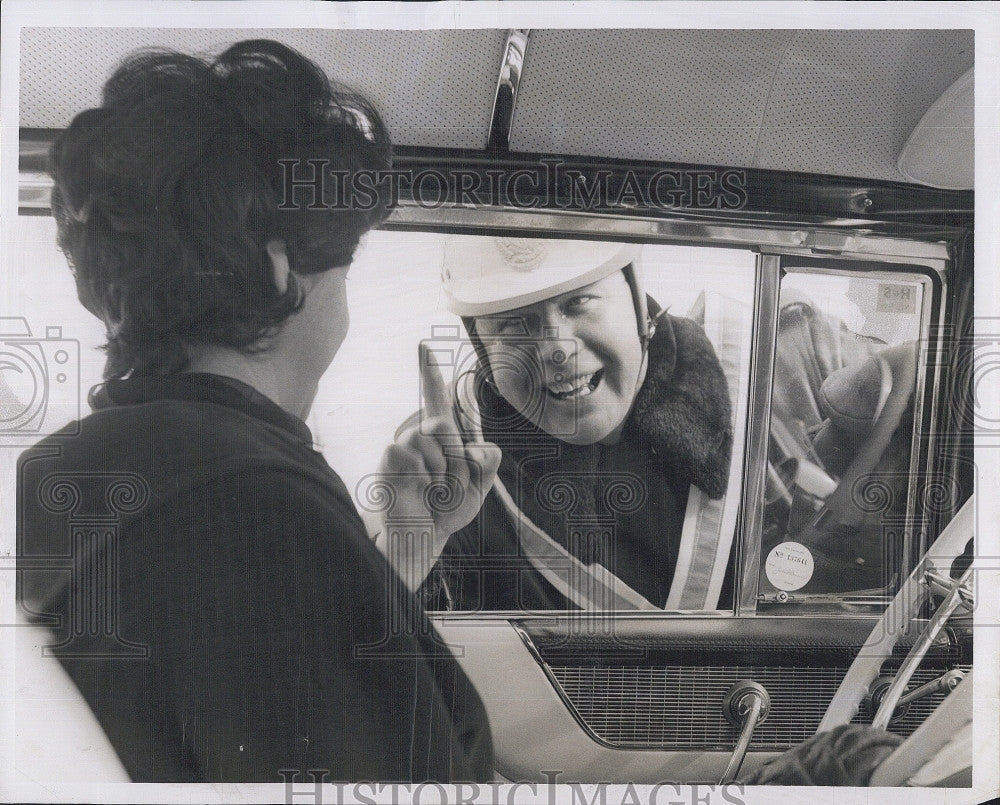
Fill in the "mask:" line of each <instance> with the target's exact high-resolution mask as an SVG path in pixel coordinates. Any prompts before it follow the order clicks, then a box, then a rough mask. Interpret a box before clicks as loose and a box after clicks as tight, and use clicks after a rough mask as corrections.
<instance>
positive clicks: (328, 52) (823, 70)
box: [20, 28, 974, 181]
mask: <svg viewBox="0 0 1000 805" xmlns="http://www.w3.org/2000/svg"><path fill="white" fill-rule="evenodd" d="M507 35H508V32H507V30H500V29H478V30H469V29H466V30H425V31H412V30H411V31H393V30H323V29H302V28H298V29H220V28H216V29H196V28H174V29H148V28H146V29H143V28H24V29H22V32H21V61H20V88H21V92H20V127H21V128H22V129H23V128H41V129H53V128H63V127H65V126H66V125H68V123H69V121H70V120H71V119H72V117H73V116H74V115H75V114H76V113H77V112H79V111H81V110H82V109H85V108H88V107H91V106H95V105H97V104H98V103H99V101H100V88H101V86H102V84H103V83H104V81H105V80H106V78H107V77H108V76H109V75H110V73H111V71H112V70H113V69H114V66H115V65H116V64H117V63H118V61H119V60H120V59H121V58H122V57H124V56H125V55H127V54H129V53H131V52H133V51H134V50H136V49H138V48H142V47H149V46H161V47H167V48H172V49H176V50H180V51H183V52H189V53H200V54H203V55H211V54H214V53H217V52H219V51H220V50H221V49H222V48H224V47H225V46H226V45H228V44H231V43H233V42H235V41H238V40H240V39H247V38H256V37H261V38H273V39H277V40H279V41H282V42H284V43H286V44H288V45H289V46H291V47H293V48H296V49H298V50H300V51H301V52H302V53H304V54H305V55H306V56H308V57H310V58H312V59H314V60H315V61H317V62H318V63H319V64H320V66H321V67H323V68H324V69H325V70H326V71H327V73H328V74H329V75H330V76H331V77H332V78H334V79H335V80H336V81H338V82H340V83H344V84H347V85H349V86H352V87H354V88H356V89H358V90H359V91H361V92H362V93H363V94H365V95H367V96H368V97H370V98H371V99H372V100H373V101H374V102H375V103H376V105H377V106H378V107H379V109H380V110H381V111H382V112H383V114H384V116H385V118H386V122H387V124H388V126H389V129H390V133H391V136H392V138H393V141H394V142H395V143H397V144H398V145H403V146H425V147H436V148H441V147H444V148H460V149H471V150H482V149H483V148H484V146H485V143H486V141H487V140H488V138H489V135H490V125H491V117H492V112H493V107H494V99H495V97H496V91H497V75H498V70H499V67H500V64H501V62H502V60H503V56H504V49H505V45H506V41H507ZM973 57H974V32H973V31H971V30H661V29H655V30H635V29H614V30H608V29H601V30H575V29H569V30H555V29H536V30H533V31H531V32H530V38H529V40H528V46H527V52H526V53H525V55H524V64H523V72H522V75H521V83H520V87H519V91H518V94H517V97H516V107H515V111H514V115H513V119H512V124H511V128H510V140H509V144H510V149H511V151H514V152H523V153H544V154H569V155H580V156H589V157H599V158H622V159H636V160H654V161H657V162H673V163H687V164H702V165H725V166H732V167H745V168H762V169H771V170H782V171H800V172H807V173H816V174H826V175H836V176H848V177H858V178H869V179H875V180H888V181H907V179H906V177H905V176H904V175H903V174H902V173H901V172H900V171H899V168H898V167H897V160H898V158H899V154H900V150H901V149H902V147H903V145H904V143H905V142H906V140H907V138H908V137H909V135H910V133H911V132H912V131H913V129H914V127H915V126H916V124H917V123H918V122H919V121H920V119H921V117H922V116H923V115H924V113H925V112H926V111H927V109H928V108H929V107H930V106H931V105H932V104H933V103H934V101H935V100H936V99H937V98H938V97H939V96H940V95H941V93H942V92H944V90H946V89H947V88H948V87H949V86H951V85H952V84H953V83H954V82H955V81H956V80H957V79H958V78H960V77H961V76H962V75H963V74H964V73H965V72H967V71H968V70H969V69H970V68H971V67H972V65H973Z"/></svg>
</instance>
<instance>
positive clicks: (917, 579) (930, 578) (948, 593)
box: [817, 496, 975, 763]
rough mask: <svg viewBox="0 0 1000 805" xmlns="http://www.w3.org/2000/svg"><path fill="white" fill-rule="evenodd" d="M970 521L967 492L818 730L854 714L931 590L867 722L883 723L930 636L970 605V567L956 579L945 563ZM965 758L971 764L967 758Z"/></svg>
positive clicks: (961, 546)
mask: <svg viewBox="0 0 1000 805" xmlns="http://www.w3.org/2000/svg"><path fill="white" fill-rule="evenodd" d="M974 525H975V496H973V497H971V498H970V499H969V500H968V501H967V502H966V503H965V505H963V506H962V508H961V509H960V510H959V512H958V514H956V515H955V517H954V518H952V520H951V522H950V523H948V525H947V526H946V527H945V529H944V530H943V531H942V532H941V535H940V536H939V537H938V538H937V539H936V540H935V541H934V543H933V545H931V547H930V548H929V549H928V551H927V553H926V554H925V555H924V557H923V559H922V560H921V561H920V563H919V564H918V565H917V567H916V568H915V569H914V571H913V573H911V574H910V576H909V578H907V580H906V581H905V582H904V583H903V586H902V588H901V589H900V591H899V592H898V593H897V594H896V597H895V598H894V599H893V601H892V603H891V604H890V605H889V606H888V607H887V608H886V610H885V612H884V613H883V614H882V617H881V618H879V620H878V623H876V624H875V628H874V629H872V632H871V634H870V635H869V636H868V639H867V640H866V641H865V644H864V646H863V647H862V648H861V650H860V651H859V652H858V656H857V657H856V658H855V659H854V662H853V663H852V664H851V667H850V668H849V669H848V671H847V674H846V675H845V676H844V679H843V681H842V682H841V683H840V687H839V688H838V689H837V692H836V694H834V697H833V699H832V700H831V701H830V705H829V707H828V708H827V710H826V714H825V715H824V716H823V720H822V721H821V722H820V725H819V728H818V729H817V733H820V732H826V731H828V730H831V729H833V728H834V727H837V726H840V725H841V724H847V723H849V722H850V721H851V719H852V718H854V716H855V714H856V713H857V712H858V708H859V706H860V704H861V701H862V699H863V698H864V696H865V695H866V694H867V692H868V690H869V686H870V685H871V683H872V682H873V681H874V680H875V678H876V677H877V676H878V673H879V671H880V669H881V667H882V663H883V662H884V661H885V660H887V659H888V658H889V657H890V655H891V654H892V650H893V647H894V646H895V644H896V642H897V640H898V638H899V635H900V634H901V633H902V632H904V631H909V629H910V627H911V624H912V623H913V621H914V620H915V619H916V617H917V615H918V614H919V612H920V609H921V607H922V605H923V604H924V602H925V601H927V600H928V599H929V597H930V596H931V594H932V593H935V592H936V593H938V594H943V596H944V599H943V601H942V602H941V604H940V605H939V606H938V607H937V609H936V610H935V612H934V614H933V615H932V616H931V618H930V619H929V620H928V622H927V624H926V625H925V626H924V628H923V630H922V632H921V633H920V634H919V635H918V636H917V637H916V639H915V641H914V643H913V646H912V648H911V649H910V653H909V654H908V655H907V657H906V659H905V660H904V661H903V664H902V665H901V666H900V668H899V671H897V673H896V676H895V677H894V678H893V681H892V682H891V683H890V686H889V688H888V690H887V691H886V693H885V695H884V697H883V699H882V703H881V706H880V707H879V709H878V712H877V713H876V715H875V719H874V721H873V723H872V726H874V727H877V728H881V729H885V728H886V726H887V725H888V723H889V719H890V718H891V717H892V714H893V711H894V710H895V709H896V705H897V703H898V702H899V698H900V696H901V694H902V693H903V692H904V691H905V690H906V686H907V684H908V683H909V681H910V678H911V677H912V675H913V671H914V670H915V669H916V667H917V666H918V665H919V664H920V661H921V660H922V659H923V657H924V656H925V655H926V653H927V650H928V649H929V648H930V646H931V645H932V644H933V642H934V639H935V637H936V636H937V635H938V633H939V632H940V631H941V629H942V628H944V626H945V624H946V623H947V621H948V618H949V617H950V616H951V615H952V614H953V613H954V612H955V610H956V609H958V608H959V607H961V606H962V605H963V604H964V605H966V606H968V607H969V608H970V609H971V606H972V603H973V593H972V587H971V584H970V581H969V580H970V577H971V572H972V568H971V566H970V567H969V568H968V569H967V570H966V571H965V572H964V573H963V574H962V576H961V577H960V578H958V579H952V578H951V577H950V575H949V573H948V568H950V567H951V564H952V563H953V562H954V560H955V559H956V558H957V557H958V556H960V555H961V554H962V553H963V551H964V550H965V547H966V544H967V543H968V541H969V539H970V538H971V537H972V536H973V531H974ZM941 568H943V569H944V570H943V571H942V570H941ZM946 701H947V699H946ZM942 709H943V705H939V706H938V708H937V710H936V711H935V713H932V714H931V716H930V719H933V718H934V716H935V714H936V713H937V711H939V710H942ZM925 723H926V722H925ZM969 762H970V763H971V758H970V759H969Z"/></svg>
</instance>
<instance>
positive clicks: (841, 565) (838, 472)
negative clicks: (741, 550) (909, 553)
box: [760, 271, 925, 602]
mask: <svg viewBox="0 0 1000 805" xmlns="http://www.w3.org/2000/svg"><path fill="white" fill-rule="evenodd" d="M924 297H925V288H924V285H923V280H922V279H920V278H914V277H912V276H909V277H908V276H905V275H895V276H892V275H879V276H872V275H864V276H859V275H854V276H844V275H834V274H826V273H816V272H806V271H801V272H796V271H792V272H789V273H787V274H786V275H785V276H784V277H783V279H782V283H781V291H780V301H779V314H778V329H777V341H776V357H775V367H774V381H773V383H774V385H773V392H772V403H771V422H770V431H769V447H768V453H769V461H768V466H767V485H766V489H767V492H766V499H765V518H764V523H765V528H764V533H763V540H762V555H761V574H760V592H761V593H762V594H763V596H764V600H765V601H779V602H780V601H786V600H789V599H797V598H799V597H801V596H803V595H808V594H813V593H818V594H823V593H827V594H829V593H852V594H865V593H872V594H877V593H880V592H891V591H892V590H894V589H895V588H896V587H897V586H898V584H899V581H900V576H901V573H902V570H903V568H902V562H903V560H904V551H905V541H906V539H907V528H906V523H907V520H906V513H907V496H908V485H909V479H910V472H909V468H910V454H911V448H912V440H913V436H912V434H913V404H914V388H915V385H916V377H917V354H918V353H917V343H918V340H919V338H920V335H921V322H922V311H923V307H924Z"/></svg>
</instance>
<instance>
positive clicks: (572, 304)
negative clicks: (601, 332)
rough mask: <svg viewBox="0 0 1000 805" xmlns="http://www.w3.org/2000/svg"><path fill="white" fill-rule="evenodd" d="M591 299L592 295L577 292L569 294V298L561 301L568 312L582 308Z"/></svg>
mask: <svg viewBox="0 0 1000 805" xmlns="http://www.w3.org/2000/svg"><path fill="white" fill-rule="evenodd" d="M593 300H594V297H593V296H591V295H590V294H579V295H578V296H571V297H570V298H569V299H567V300H566V301H565V302H564V303H563V307H564V309H565V310H567V311H569V312H573V311H577V310H583V309H584V308H586V307H587V305H589V304H590V303H591V302H592V301H593Z"/></svg>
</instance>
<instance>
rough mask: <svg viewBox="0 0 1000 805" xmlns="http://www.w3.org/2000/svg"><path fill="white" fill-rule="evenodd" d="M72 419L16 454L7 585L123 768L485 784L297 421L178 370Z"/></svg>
mask: <svg viewBox="0 0 1000 805" xmlns="http://www.w3.org/2000/svg"><path fill="white" fill-rule="evenodd" d="M79 425H80V432H79V435H76V436H73V435H67V434H65V433H64V434H57V435H55V436H53V437H49V438H48V439H46V440H44V441H43V442H42V443H41V444H40V445H38V446H37V447H36V448H34V449H32V450H29V451H26V453H25V454H24V455H23V456H22V458H21V460H20V462H19V467H18V473H19V475H18V481H19V491H18V493H19V501H20V505H19V512H18V514H19V526H20V532H19V544H18V548H19V552H18V553H19V555H18V561H19V567H20V568H21V569H23V571H24V572H23V576H24V585H23V588H22V590H21V592H22V593H23V601H24V603H25V605H26V606H27V607H28V608H29V610H30V611H32V612H33V614H35V615H55V616H57V617H59V618H61V619H62V620H61V623H62V627H61V628H59V629H57V630H56V638H57V640H58V641H62V642H64V643H65V644H64V645H63V648H62V654H61V655H60V659H61V661H62V663H63V665H64V667H65V668H66V670H67V671H68V673H69V675H70V676H71V677H72V678H73V680H74V682H75V683H76V685H77V687H79V689H80V691H81V693H82V694H83V695H84V697H85V698H86V700H87V701H88V703H89V704H90V707H91V709H92V710H93V711H94V714H95V715H96V716H97V718H98V720H99V722H100V723H101V726H102V727H103V729H104V731H105V733H106V734H107V736H108V738H109V739H110V741H111V743H112V745H113V746H114V748H115V750H116V751H117V752H118V755H119V757H120V759H121V761H122V763H123V765H124V766H125V768H126V770H127V771H128V772H129V775H130V776H131V778H132V779H133V780H134V781H142V782H241V781H242V782H282V781H283V779H284V778H283V776H282V773H281V770H301V773H300V774H299V776H298V780H297V782H296V785H307V786H308V785H311V781H310V778H309V776H308V774H307V770H308V769H323V770H326V771H327V772H328V774H329V779H331V780H387V781H389V780H391V781H422V780H439V781H449V780H487V779H490V778H491V777H492V774H493V759H492V745H491V739H490V733H489V727H488V724H487V721H486V714H485V711H484V709H483V706H482V703H481V701H480V699H479V697H478V695H477V694H476V692H475V690H474V689H473V687H472V685H471V683H470V682H469V680H468V679H467V678H466V676H465V675H464V673H463V672H462V671H461V669H460V668H459V667H458V665H457V663H456V662H455V660H454V659H453V658H452V656H451V654H450V652H449V651H448V650H447V648H446V647H444V646H443V644H442V643H441V641H440V640H439V639H437V638H436V633H435V632H434V629H433V627H432V626H431V624H430V623H429V622H428V621H427V619H426V616H425V615H424V614H423V612H422V610H420V608H419V607H415V606H413V604H412V600H411V597H410V596H409V594H408V593H406V592H405V590H404V588H403V587H402V583H401V582H400V580H399V578H398V577H397V576H396V574H395V573H394V572H393V571H391V570H390V569H389V567H388V565H387V564H386V562H385V560H384V559H383V557H382V555H381V554H380V553H379V552H378V550H377V549H376V548H375V547H374V545H373V544H372V542H371V541H370V540H369V539H368V537H367V535H366V533H365V529H364V527H363V524H362V522H361V520H360V518H359V517H358V515H357V512H356V511H355V509H354V506H353V504H352V503H351V500H350V497H349V496H348V493H347V490H346V489H345V488H344V485H343V483H342V482H341V481H340V478H339V477H338V476H337V475H336V474H335V473H334V472H333V471H332V470H331V469H330V467H329V466H328V465H327V464H326V462H325V461H324V460H323V458H322V456H321V455H320V454H319V453H317V452H316V451H314V450H313V449H312V443H311V434H310V433H309V429H308V428H307V427H306V426H305V424H304V423H302V422H301V421H300V420H298V419H296V418H295V417H292V416H290V415H289V414H287V413H286V412H284V411H283V410H282V409H280V408H279V407H278V406H276V405H275V404H274V403H272V402H271V401H270V400H267V399H266V398H264V397H262V396H261V395H259V394H257V393H256V392H254V391H253V390H252V389H250V388H249V387H248V386H245V385H243V384H242V383H238V382H236V381H230V380H227V379H224V378H220V377H217V376H214V375H181V376H178V377H175V378H166V379H139V380H125V381H113V382H112V383H109V384H107V386H106V389H105V393H104V394H103V396H102V397H101V399H99V400H98V410H97V411H95V413H94V414H92V415H91V416H89V417H87V418H86V419H84V420H82V422H80V423H79ZM99 518H103V520H100V519H99ZM67 558H70V559H71V563H72V565H73V566H72V567H71V568H67V569H65V570H56V571H51V572H49V571H45V570H40V569H38V567H39V564H42V565H45V564H50V565H51V564H53V563H54V564H55V565H56V566H59V564H60V563H62V564H63V565H66V562H67ZM102 567H103V569H102ZM95 570H98V571H100V572H99V573H98V574H97V584H96V585H95V584H93V583H91V581H92V580H93V573H94V571H95ZM106 571H107V572H106ZM108 579H110V581H108V583H107V586H106V587H105V586H102V583H103V582H104V581H106V580H108ZM80 590H82V591H83V597H84V600H83V601H81V600H80V595H79V594H78V591H80ZM93 618H96V621H95V620H93ZM81 622H82V625H81ZM95 623H97V624H102V625H103V626H104V627H107V628H103V629H102V628H96V629H95V628H94V624H95ZM389 624H396V625H398V626H399V627H400V628H399V630H398V632H396V633H392V634H390V633H389V632H388V631H387V629H388V628H389ZM366 646H367V648H366ZM318 775H319V773H317V779H318ZM303 781H305V782H303Z"/></svg>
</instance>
